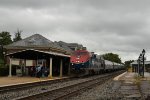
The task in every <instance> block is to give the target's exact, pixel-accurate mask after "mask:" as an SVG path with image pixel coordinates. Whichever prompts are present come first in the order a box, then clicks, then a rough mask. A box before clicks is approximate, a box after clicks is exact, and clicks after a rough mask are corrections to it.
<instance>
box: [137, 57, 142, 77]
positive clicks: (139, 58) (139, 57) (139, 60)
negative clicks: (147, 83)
mask: <svg viewBox="0 0 150 100" xmlns="http://www.w3.org/2000/svg"><path fill="white" fill-rule="evenodd" d="M141 57H142V54H140V56H139V59H138V60H139V74H140V76H141Z"/></svg>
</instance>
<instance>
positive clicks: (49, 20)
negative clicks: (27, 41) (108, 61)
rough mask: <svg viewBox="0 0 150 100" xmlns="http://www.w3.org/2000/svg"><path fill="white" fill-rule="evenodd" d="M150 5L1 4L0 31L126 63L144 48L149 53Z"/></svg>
mask: <svg viewBox="0 0 150 100" xmlns="http://www.w3.org/2000/svg"><path fill="white" fill-rule="evenodd" d="M149 5H150V1H149V0H38V1H37V0H0V15H1V16H0V31H4V30H7V31H9V32H11V34H12V35H14V32H15V31H16V30H17V29H21V30H23V34H22V35H23V37H24V38H25V37H27V36H30V35H32V34H35V33H39V34H42V35H43V36H45V37H47V38H49V39H51V40H53V41H59V40H62V41H65V42H78V43H81V44H83V45H85V46H87V48H88V49H89V50H90V51H95V52H97V53H106V52H114V53H118V54H120V55H121V58H122V60H124V61H125V60H129V59H136V58H137V57H138V55H139V53H140V52H141V50H142V49H143V48H145V49H146V51H147V55H149V53H150V52H149V50H150V48H149V47H148V46H149V44H150V43H149V36H150V34H149V33H150V30H149V27H150V13H149V12H150V10H149V9H150V7H149ZM147 57H148V56H147ZM148 59H149V58H148Z"/></svg>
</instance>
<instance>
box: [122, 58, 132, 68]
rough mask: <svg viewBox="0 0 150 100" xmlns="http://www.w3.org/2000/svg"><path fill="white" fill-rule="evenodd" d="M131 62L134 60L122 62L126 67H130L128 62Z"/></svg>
mask: <svg viewBox="0 0 150 100" xmlns="http://www.w3.org/2000/svg"><path fill="white" fill-rule="evenodd" d="M132 62H134V60H128V61H125V62H124V63H125V67H126V68H129V67H130V64H131V63H132Z"/></svg>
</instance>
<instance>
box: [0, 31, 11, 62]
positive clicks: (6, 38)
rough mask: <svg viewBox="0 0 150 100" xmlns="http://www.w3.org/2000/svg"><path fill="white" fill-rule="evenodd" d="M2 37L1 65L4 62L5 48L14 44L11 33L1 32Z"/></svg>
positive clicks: (0, 46) (0, 44)
mask: <svg viewBox="0 0 150 100" xmlns="http://www.w3.org/2000/svg"><path fill="white" fill-rule="evenodd" d="M0 37H1V39H0V63H2V62H4V56H3V51H4V49H3V46H4V45H8V44H10V43H12V40H11V35H10V33H9V32H7V31H3V32H1V33H0Z"/></svg>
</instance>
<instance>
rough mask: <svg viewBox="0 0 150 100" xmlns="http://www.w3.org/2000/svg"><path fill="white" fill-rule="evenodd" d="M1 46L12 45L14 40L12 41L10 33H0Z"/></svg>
mask: <svg viewBox="0 0 150 100" xmlns="http://www.w3.org/2000/svg"><path fill="white" fill-rule="evenodd" d="M0 37H1V39H0V45H8V44H10V43H12V40H11V35H10V33H9V32H7V31H3V32H1V33H0Z"/></svg>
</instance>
